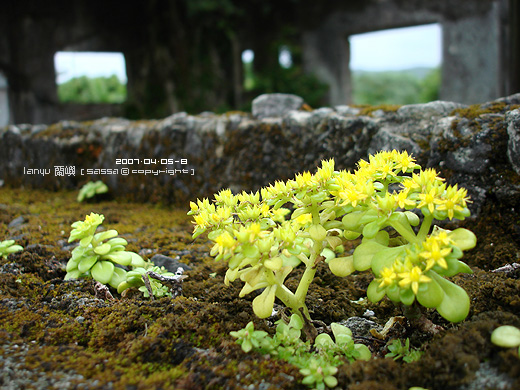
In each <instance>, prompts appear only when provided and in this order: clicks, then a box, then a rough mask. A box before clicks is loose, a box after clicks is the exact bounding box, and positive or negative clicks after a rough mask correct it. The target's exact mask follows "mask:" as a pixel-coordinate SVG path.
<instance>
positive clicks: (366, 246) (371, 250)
mask: <svg viewBox="0 0 520 390" xmlns="http://www.w3.org/2000/svg"><path fill="white" fill-rule="evenodd" d="M386 248H387V247H386V246H385V245H381V244H379V243H378V242H376V241H372V240H367V241H364V242H362V243H361V244H360V245H359V246H358V247H357V248H356V249H355V250H354V268H355V269H356V270H358V271H366V270H367V269H369V268H370V266H371V263H372V258H373V257H374V255H375V254H376V253H377V252H379V251H381V250H383V249H386Z"/></svg>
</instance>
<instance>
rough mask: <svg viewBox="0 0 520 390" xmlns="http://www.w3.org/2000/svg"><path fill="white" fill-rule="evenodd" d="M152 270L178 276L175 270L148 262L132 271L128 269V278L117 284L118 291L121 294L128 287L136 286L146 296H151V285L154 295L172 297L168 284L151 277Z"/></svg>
mask: <svg viewBox="0 0 520 390" xmlns="http://www.w3.org/2000/svg"><path fill="white" fill-rule="evenodd" d="M150 272H155V273H157V274H159V275H161V276H163V277H175V276H176V275H175V274H174V273H173V272H168V271H167V270H166V269H165V268H164V267H158V266H156V265H153V264H152V263H149V262H147V263H146V265H145V266H143V267H135V268H133V269H132V270H131V271H128V272H127V273H126V280H125V281H124V282H122V283H120V284H119V285H118V286H117V292H118V293H120V294H121V293H122V292H123V291H125V290H126V289H128V288H132V287H136V288H137V289H138V290H139V291H141V292H142V293H143V295H144V296H145V297H146V298H149V297H150V293H149V289H148V287H149V288H150V289H151V290H152V295H153V296H155V297H158V298H160V297H164V296H169V297H171V296H172V294H171V292H170V289H169V288H168V286H165V285H164V284H162V283H161V282H159V281H158V280H157V279H154V278H152V277H150ZM145 278H146V279H145ZM145 280H146V282H145ZM147 284H148V286H147Z"/></svg>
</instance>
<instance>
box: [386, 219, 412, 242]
mask: <svg viewBox="0 0 520 390" xmlns="http://www.w3.org/2000/svg"><path fill="white" fill-rule="evenodd" d="M390 226H392V227H393V228H394V229H395V230H396V231H397V233H399V234H400V235H401V236H402V237H403V238H404V239H405V240H406V241H408V242H411V243H416V242H419V240H418V238H417V236H416V235H415V233H414V231H413V229H412V227H411V226H410V225H405V224H402V223H401V222H398V221H390Z"/></svg>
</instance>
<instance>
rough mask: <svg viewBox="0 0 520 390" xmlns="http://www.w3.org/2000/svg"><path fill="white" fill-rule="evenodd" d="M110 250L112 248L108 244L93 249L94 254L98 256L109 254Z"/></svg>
mask: <svg viewBox="0 0 520 390" xmlns="http://www.w3.org/2000/svg"><path fill="white" fill-rule="evenodd" d="M111 249H112V247H111V246H110V244H107V243H105V244H102V245H99V246H97V247H95V248H94V252H95V253H96V254H98V255H106V254H107V253H108V252H110V250H111Z"/></svg>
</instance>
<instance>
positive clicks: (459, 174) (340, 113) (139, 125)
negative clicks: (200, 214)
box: [0, 94, 520, 211]
mask: <svg viewBox="0 0 520 390" xmlns="http://www.w3.org/2000/svg"><path fill="white" fill-rule="evenodd" d="M302 103H303V101H302V99H301V98H298V97H295V96H292V95H280V94H273V95H262V96H260V97H258V98H257V99H255V101H254V102H253V113H252V114H251V113H243V112H229V113H227V114H224V115H215V114H213V113H201V114H200V115H195V116H192V115H187V114H186V113H177V114H174V115H172V116H170V117H167V118H165V119H162V120H154V121H128V120H125V119H116V118H105V119H99V120H96V121H92V122H59V123H56V124H54V125H51V126H45V125H20V126H7V127H4V128H2V129H0V144H1V145H2V154H1V155H0V180H1V183H2V184H3V185H9V186H15V187H20V186H24V187H29V188H30V187H37V188H46V189H50V190H57V189H65V188H68V189H73V188H79V187H80V186H81V185H82V184H84V183H86V182H88V181H91V180H98V179H101V180H103V181H104V182H105V183H106V184H107V185H108V186H109V187H110V189H111V192H112V194H113V195H114V196H115V197H116V198H125V199H131V200H136V201H152V202H158V201H161V202H165V203H172V204H182V203H184V202H187V201H188V200H190V199H194V198H197V197H202V196H211V194H212V193H214V192H215V191H217V190H219V189H220V188H224V187H230V188H231V189H233V190H234V191H241V190H255V189H258V188H259V187H261V186H263V185H266V184H268V183H271V182H273V181H274V180H277V179H288V178H291V177H293V176H294V174H295V173H296V172H301V171H303V170H310V171H313V170H314V169H315V168H316V166H317V165H319V163H320V161H321V160H322V159H328V158H334V159H335V160H336V166H337V168H340V169H343V168H354V167H355V164H356V162H357V161H358V160H359V159H360V158H366V157H367V155H368V154H369V153H373V152H376V151H378V150H381V149H393V148H395V149H400V150H407V151H409V152H411V153H413V154H414V156H416V158H417V160H418V162H419V163H420V164H421V165H422V166H423V167H435V168H436V169H438V170H440V171H441V173H442V175H443V177H446V178H447V180H448V181H449V182H450V183H459V185H462V186H464V187H466V188H468V190H469V193H470V195H471V197H472V199H473V204H472V207H473V209H474V211H478V209H479V208H480V207H481V206H482V204H483V203H484V202H485V201H486V200H492V201H494V200H500V201H501V202H506V203H507V204H510V205H511V207H515V206H518V205H519V203H520V180H519V174H520V94H516V95H512V96H509V97H506V98H502V99H498V100H495V101H492V102H488V103H484V104H479V105H474V106H465V105H461V104H458V103H453V102H443V101H437V102H431V103H426V104H417V105H408V106H402V107H399V108H396V107H385V106H381V107H364V108H360V107H353V106H336V107H330V108H329V107H324V108H320V109H316V110H312V111H307V110H305V105H303V104H302Z"/></svg>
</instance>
